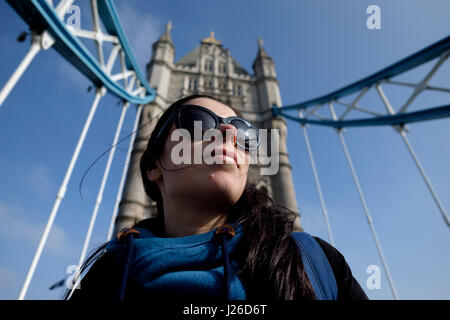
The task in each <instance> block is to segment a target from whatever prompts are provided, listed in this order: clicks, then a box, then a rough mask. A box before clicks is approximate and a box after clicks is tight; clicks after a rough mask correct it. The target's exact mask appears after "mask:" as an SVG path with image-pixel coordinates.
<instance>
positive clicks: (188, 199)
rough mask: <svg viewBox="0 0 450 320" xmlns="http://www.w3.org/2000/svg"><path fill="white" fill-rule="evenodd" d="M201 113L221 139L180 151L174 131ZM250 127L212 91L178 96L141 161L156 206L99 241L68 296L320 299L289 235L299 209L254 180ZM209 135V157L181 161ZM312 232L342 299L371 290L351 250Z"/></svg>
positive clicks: (187, 125)
mask: <svg viewBox="0 0 450 320" xmlns="http://www.w3.org/2000/svg"><path fill="white" fill-rule="evenodd" d="M196 120H201V121H202V125H203V130H205V129H212V130H213V129H217V130H218V131H219V133H222V135H221V136H220V135H218V136H216V138H215V139H217V138H218V137H220V140H219V141H218V140H214V139H210V140H209V141H207V139H201V138H200V139H199V138H198V137H197V138H195V139H192V141H189V144H190V148H191V150H189V149H188V150H186V149H184V150H183V151H182V153H184V152H187V154H182V153H181V154H179V153H176V152H173V151H174V150H175V148H178V149H177V150H179V145H178V147H177V144H179V143H180V142H179V140H178V139H174V137H175V135H174V133H175V132H177V130H178V133H179V132H181V133H182V135H183V134H184V135H186V134H187V135H190V134H193V135H195V132H194V131H195V129H194V128H193V127H195V125H194V121H196ZM197 124H198V123H197ZM183 129H184V130H185V131H183ZM252 129H254V128H252V127H251V125H250V124H249V123H248V122H246V121H245V120H243V119H242V118H239V116H238V114H237V113H236V112H235V111H234V109H232V108H231V107H229V106H227V105H225V104H223V103H222V102H220V101H219V100H217V99H215V98H213V97H209V96H205V95H193V96H189V97H186V98H183V99H180V100H178V101H176V102H175V103H173V104H172V105H171V106H170V107H169V108H168V109H167V110H166V111H165V112H164V114H163V115H162V117H161V118H160V119H159V121H158V122H157V124H156V126H155V129H154V131H153V132H152V135H151V137H150V140H149V142H148V146H147V149H146V150H145V152H144V154H143V156H142V158H141V162H140V168H141V174H142V180H143V183H144V188H145V191H146V193H147V194H148V196H149V197H150V198H151V199H153V200H154V201H156V203H157V208H158V214H157V215H156V217H155V218H151V219H147V220H144V221H141V222H139V223H137V224H136V225H135V226H134V227H133V228H131V229H125V230H123V231H122V232H120V233H119V235H118V236H117V238H116V239H114V240H112V241H111V242H110V243H108V244H105V245H104V246H102V247H101V248H99V249H98V250H97V252H95V253H94V254H93V255H92V256H91V257H90V258H89V259H88V260H87V261H86V263H85V265H84V268H83V269H87V268H88V267H89V266H90V265H91V264H92V263H94V262H95V263H94V264H93V266H92V267H91V269H90V270H89V272H88V273H87V274H86V276H85V277H84V278H83V280H82V281H81V288H80V289H77V290H75V291H74V293H73V295H72V297H71V299H89V298H93V299H94V298H95V299H98V298H105V299H117V298H119V299H122V298H125V299H139V298H143V297H145V298H147V297H153V298H164V297H167V298H171V299H173V298H189V299H193V298H199V299H213V300H215V299H219V300H220V299H232V300H234V299H237V300H239V299H259V298H269V299H282V300H289V299H298V300H313V299H316V298H317V294H316V292H317V290H316V292H315V287H314V288H313V285H312V282H311V281H310V280H311V279H309V277H311V273H310V274H309V276H308V272H307V270H306V267H305V266H306V265H304V263H303V261H302V255H301V253H300V251H299V247H298V246H297V244H296V241H295V240H294V239H293V237H292V236H291V235H292V232H293V222H294V220H295V213H293V212H292V211H290V210H288V209H286V208H283V207H280V206H276V205H274V204H273V203H272V200H271V199H270V198H269V197H268V196H267V194H265V193H264V192H262V191H259V190H258V189H256V188H255V187H254V186H247V171H248V169H249V153H250V152H251V150H254V149H255V148H256V147H257V140H256V138H255V137H254V136H253V137H250V136H248V135H247V136H246V135H245V133H248V132H254V131H251V130H252ZM246 130H247V131H246ZM178 138H180V135H178ZM173 140H175V141H173ZM211 143H216V146H218V147H216V148H214V149H213V150H214V151H213V152H212V153H211V156H212V158H213V160H214V163H212V164H206V161H201V163H197V162H194V163H193V164H192V163H180V161H178V160H177V161H175V160H174V157H175V156H177V154H178V156H181V157H183V156H185V157H186V156H187V158H190V159H193V158H194V153H195V152H196V151H197V152H198V150H199V148H200V150H201V151H205V148H207V147H208V145H210V144H211ZM189 151H191V152H189ZM189 153H190V155H189ZM184 159H186V158H184ZM208 163H210V162H208ZM311 239H312V238H311ZM314 239H315V241H314V242H315V243H316V245H317V243H318V244H319V245H320V246H317V250H318V251H321V252H320V253H321V254H323V253H322V250H323V252H324V253H325V255H326V258H327V259H325V260H328V263H329V264H327V265H328V266H331V269H332V277H333V276H334V277H333V278H334V279H335V280H332V281H335V285H336V286H337V297H336V296H335V298H337V299H338V300H343V299H367V296H366V295H365V293H364V291H363V290H362V289H361V287H360V286H359V284H358V283H357V281H356V280H355V279H354V277H353V276H352V273H351V270H350V268H349V266H348V265H347V263H346V262H345V259H344V257H343V256H342V255H341V254H340V253H339V252H338V251H337V250H336V249H335V248H333V247H332V246H331V245H329V244H328V243H326V242H325V241H323V240H322V239H319V238H314ZM318 253H319V252H318ZM330 273H331V272H330Z"/></svg>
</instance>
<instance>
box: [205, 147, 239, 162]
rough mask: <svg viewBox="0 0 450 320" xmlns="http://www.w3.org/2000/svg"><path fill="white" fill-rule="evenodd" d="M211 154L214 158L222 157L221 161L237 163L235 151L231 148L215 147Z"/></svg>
mask: <svg viewBox="0 0 450 320" xmlns="http://www.w3.org/2000/svg"><path fill="white" fill-rule="evenodd" d="M211 156H213V157H214V158H215V159H218V158H220V159H223V160H224V161H223V163H226V164H236V165H237V156H236V152H235V151H234V150H233V149H227V148H217V149H215V150H213V152H212V154H211ZM227 159H228V161H227Z"/></svg>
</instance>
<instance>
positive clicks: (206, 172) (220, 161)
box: [147, 98, 249, 210]
mask: <svg viewBox="0 0 450 320" xmlns="http://www.w3.org/2000/svg"><path fill="white" fill-rule="evenodd" d="M185 104H193V105H198V106H202V107H204V108H207V109H210V110H211V111H212V112H214V113H215V114H217V115H218V116H220V117H222V118H226V117H231V116H236V113H235V112H234V111H233V110H232V109H231V108H230V107H228V106H226V105H224V104H222V103H220V102H218V101H215V100H211V99H208V98H195V99H192V100H190V101H188V102H186V103H185ZM175 130H176V127H175V125H174V124H172V128H171V129H170V132H169V136H168V138H167V140H166V142H165V145H164V149H163V153H162V155H161V157H160V162H157V164H156V166H157V168H156V169H152V170H149V171H147V176H148V177H149V179H150V180H153V181H155V182H156V183H157V184H158V187H159V189H160V191H161V194H162V197H163V200H164V202H166V201H188V203H197V204H201V205H202V206H206V207H210V208H211V210H220V208H223V207H225V206H228V205H232V204H234V203H236V202H237V201H238V200H239V198H240V196H241V195H242V192H243V190H244V188H245V184H246V181H247V172H248V168H249V154H248V151H245V150H244V149H242V148H240V147H237V145H236V143H235V136H236V128H235V127H233V126H231V125H229V124H223V123H221V124H220V127H219V129H218V130H220V132H221V133H222V136H221V141H219V140H217V141H215V143H214V146H215V147H214V148H213V149H211V147H212V146H213V145H212V141H203V140H201V141H190V147H191V161H190V162H189V163H188V164H186V163H182V164H175V163H177V162H176V161H174V159H173V157H174V154H173V152H172V150H173V149H174V147H175V146H176V145H177V144H179V143H180V141H181V139H180V138H177V139H175V140H176V141H172V139H171V136H172V134H174V132H175ZM227 133H228V134H227ZM174 136H175V135H174ZM208 145H210V146H209V148H208V149H207V150H214V152H212V153H210V154H212V155H213V159H214V163H213V164H206V163H205V161H204V158H203V151H204V150H205V147H207V146H208ZM200 149H201V150H202V160H201V164H194V152H195V150H197V151H198V150H200ZM176 150H179V148H178V149H176ZM179 154H180V153H179V152H176V154H175V156H176V155H179ZM225 154H227V155H230V157H227V156H225ZM174 162H175V163H174ZM196 163H198V162H196ZM192 201H196V202H192Z"/></svg>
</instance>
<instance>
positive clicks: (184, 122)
mask: <svg viewBox="0 0 450 320" xmlns="http://www.w3.org/2000/svg"><path fill="white" fill-rule="evenodd" d="M180 125H181V127H182V128H184V129H187V130H192V129H194V127H199V128H201V129H202V130H203V131H206V130H208V129H212V128H215V127H216V121H215V120H214V118H213V117H212V116H211V115H210V114H209V113H208V112H206V111H203V110H197V109H193V108H186V109H183V110H182V111H181V114H180Z"/></svg>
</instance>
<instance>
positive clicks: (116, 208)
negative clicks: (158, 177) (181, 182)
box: [106, 105, 143, 241]
mask: <svg viewBox="0 0 450 320" xmlns="http://www.w3.org/2000/svg"><path fill="white" fill-rule="evenodd" d="M142 108H143V107H142V105H139V106H138V107H137V111H136V119H135V121H134V126H133V134H132V136H131V138H130V145H129V147H128V153H127V156H126V159H125V166H124V167H123V171H122V178H121V179H120V185H119V190H118V192H117V197H116V203H115V204H114V210H113V214H112V217H111V222H110V224H109V229H108V236H107V238H106V241H109V240H111V238H112V234H113V231H114V224H115V221H116V218H117V213H118V211H119V203H120V200H121V198H122V193H123V187H124V184H125V179H126V176H127V172H128V166H129V164H130V157H131V152H132V150H133V144H134V140H135V138H136V130H137V127H138V124H139V119H140V117H141V113H142Z"/></svg>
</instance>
